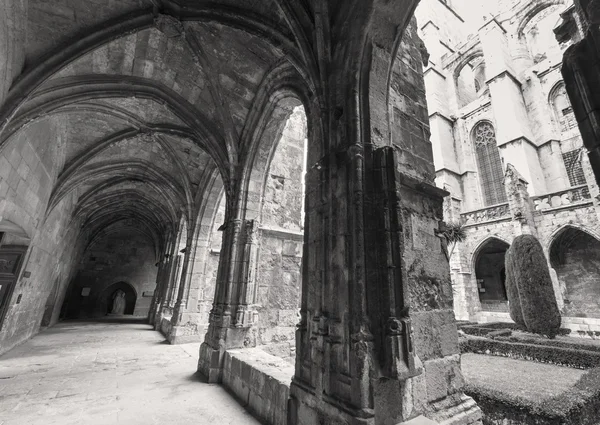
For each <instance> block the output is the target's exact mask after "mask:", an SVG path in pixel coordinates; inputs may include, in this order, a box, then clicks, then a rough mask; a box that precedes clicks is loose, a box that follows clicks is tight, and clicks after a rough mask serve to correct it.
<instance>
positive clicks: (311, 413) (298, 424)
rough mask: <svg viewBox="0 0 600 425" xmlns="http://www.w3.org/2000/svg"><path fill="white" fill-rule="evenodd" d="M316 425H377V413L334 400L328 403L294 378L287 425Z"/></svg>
mask: <svg viewBox="0 0 600 425" xmlns="http://www.w3.org/2000/svg"><path fill="white" fill-rule="evenodd" d="M334 403H335V404H334ZM314 424H327V425H375V412H374V411H372V410H370V409H369V410H353V409H351V408H348V407H346V406H342V405H341V403H339V401H335V400H334V399H331V400H330V401H329V402H327V401H325V400H324V399H322V398H319V397H316V396H315V394H314V393H313V392H312V389H310V388H307V387H305V386H304V385H302V383H299V382H298V381H297V380H296V379H295V378H294V379H293V380H292V384H291V386H290V399H289V400H288V420H287V425H314Z"/></svg>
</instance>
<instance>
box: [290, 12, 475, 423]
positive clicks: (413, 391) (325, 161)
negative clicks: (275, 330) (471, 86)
mask: <svg viewBox="0 0 600 425" xmlns="http://www.w3.org/2000/svg"><path fill="white" fill-rule="evenodd" d="M350 3H351V5H350V6H348V7H353V8H354V10H353V13H355V14H356V15H357V16H358V15H361V14H363V13H364V14H366V16H368V13H369V12H373V13H374V15H373V16H372V19H373V20H372V25H373V26H375V27H376V28H377V30H376V31H375V32H374V33H373V34H371V33H369V34H368V35H367V36H366V39H367V40H368V41H367V42H366V43H367V46H364V48H365V52H362V51H360V49H359V50H358V51H354V50H352V48H356V47H357V46H356V45H355V44H353V42H354V41H356V39H360V38H359V37H358V36H356V35H355V33H353V35H354V37H352V36H349V37H348V38H346V37H343V34H342V35H339V40H344V41H340V44H343V43H347V44H348V45H343V46H342V45H337V46H335V48H337V49H340V51H343V52H344V54H343V57H344V60H347V61H348V62H345V61H344V60H341V59H340V58H337V59H340V60H341V62H336V61H335V59H332V58H330V59H331V60H332V62H333V63H330V64H329V68H328V70H329V71H328V72H330V74H328V75H327V81H329V82H336V84H339V86H335V87H331V88H330V90H331V92H333V93H336V94H338V97H336V96H333V95H332V98H331V99H328V101H330V102H332V103H329V104H328V105H329V109H327V110H325V111H323V110H322V109H320V108H317V107H315V105H311V106H312V107H307V110H308V111H310V112H309V116H308V123H309V128H310V127H311V126H315V127H317V126H318V123H321V124H322V127H321V128H319V129H318V130H321V131H323V133H322V134H323V135H324V136H323V137H324V140H314V139H311V138H310V136H309V142H308V143H309V152H308V167H307V169H308V171H307V175H306V188H307V193H306V203H305V204H306V223H305V236H304V237H305V244H304V259H303V277H302V278H303V279H302V302H301V321H300V324H299V326H298V329H297V334H296V346H297V348H296V371H295V376H294V378H293V380H292V385H291V389H290V401H289V409H288V422H287V423H288V425H313V424H318V423H323V424H324V423H326V424H331V425H349V424H352V425H359V424H360V425H384V424H399V423H403V422H405V421H409V420H411V419H413V418H415V417H419V416H421V415H424V416H426V417H428V418H430V419H433V420H436V421H439V422H442V423H444V424H459V423H460V424H475V423H481V412H480V411H479V408H478V407H477V405H476V404H475V402H474V401H473V400H472V399H470V398H469V397H467V396H465V395H464V394H463V393H462V384H463V379H462V375H461V371H460V353H459V349H458V342H457V331H456V324H455V319H454V313H453V310H452V288H451V282H450V271H449V266H448V261H447V253H445V252H444V250H443V247H442V244H441V241H440V239H439V238H438V237H437V233H438V230H439V222H440V221H441V220H442V205H443V198H444V196H446V195H447V192H445V191H443V190H441V189H439V188H436V187H435V185H434V177H435V170H434V168H433V154H432V147H431V143H430V142H429V124H428V114H427V108H426V106H425V90H424V83H423V77H422V64H421V63H420V60H419V57H420V52H419V50H418V48H417V46H418V39H417V38H416V25H415V24H414V23H413V24H412V25H411V26H410V27H409V28H410V29H409V30H408V31H407V33H405V34H404V36H403V39H402V43H401V44H400V46H399V49H398V56H397V57H396V56H395V50H394V49H393V48H391V46H392V45H393V43H389V44H388V42H389V40H386V38H385V37H386V36H389V35H390V34H398V33H396V32H394V31H392V30H391V29H390V28H387V29H386V26H385V25H386V23H389V21H388V19H394V17H398V12H399V11H400V10H401V9H402V8H401V7H400V6H399V5H398V4H397V3H394V4H393V5H392V3H393V2H392V3H390V4H389V7H385V6H384V5H383V4H382V3H384V2H376V3H377V4H378V6H376V7H375V9H376V10H375V11H366V10H363V6H364V5H366V4H367V3H371V2H364V3H363V2H361V3H360V5H359V4H358V2H350ZM317 16H318V19H317V24H318V25H317V26H318V27H319V25H325V24H324V23H323V22H328V21H327V12H326V11H325V10H323V8H321V10H319V11H318V13H317ZM351 16H352V15H351ZM320 19H322V20H323V21H320ZM357 20H358V21H360V19H357ZM400 21H401V20H400ZM339 25H340V26H342V27H344V28H345V27H348V28H352V31H357V32H360V25H359V24H358V23H357V22H352V23H351V24H349V23H345V24H341V23H340V24H339ZM320 28H323V27H320ZM396 30H397V31H400V32H401V31H402V30H401V29H400V30H398V27H396ZM388 31H389V32H388ZM371 37H372V38H371ZM326 39H327V38H326ZM370 43H373V44H370ZM386 48H389V50H386ZM332 50H334V49H333V47H332ZM354 58H361V59H360V60H358V61H359V63H358V64H356V65H357V67H358V69H360V70H361V71H362V72H364V73H361V72H358V71H356V70H353V68H352V66H353V63H352V61H353V60H354ZM363 61H367V62H366V63H365V62H363ZM353 72H357V73H356V74H354V73H353ZM387 72H389V73H390V74H387ZM357 74H359V75H360V77H358V76H357ZM386 77H389V78H390V80H387V79H386ZM387 81H390V84H389V85H388V84H386V82H387ZM319 113H321V114H319ZM318 130H317V129H314V131H313V132H312V133H311V134H312V135H313V136H314V135H315V134H320V133H319V131H318Z"/></svg>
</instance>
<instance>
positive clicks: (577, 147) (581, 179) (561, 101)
mask: <svg viewBox="0 0 600 425" xmlns="http://www.w3.org/2000/svg"><path fill="white" fill-rule="evenodd" d="M550 105H551V106H552V110H553V111H554V117H555V120H556V123H557V124H558V126H559V127H560V133H561V148H562V152H563V154H562V156H563V161H564V163H565V168H566V169H567V176H568V177H569V184H570V185H571V186H580V185H582V184H585V183H586V180H585V174H584V173H583V166H582V165H581V158H582V155H583V150H582V147H583V146H582V144H581V140H578V139H579V134H578V132H577V121H576V119H575V114H574V113H573V108H572V107H571V102H570V101H569V97H568V95H567V90H566V89H565V85H564V83H559V84H558V85H557V86H556V87H554V88H553V89H552V91H551V92H550ZM574 137H575V138H574ZM574 140H577V141H576V142H574Z"/></svg>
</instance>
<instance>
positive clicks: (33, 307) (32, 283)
mask: <svg viewBox="0 0 600 425" xmlns="http://www.w3.org/2000/svg"><path fill="white" fill-rule="evenodd" d="M63 143H64V127H63V125H62V123H61V122H60V121H59V120H58V119H51V118H46V119H44V120H41V121H40V122H37V123H35V124H32V125H31V126H30V127H29V128H28V132H27V133H24V132H19V133H17V134H15V135H14V136H13V138H12V139H11V141H10V142H9V143H8V144H7V145H6V146H5V147H4V148H3V149H2V150H1V151H0V217H2V219H1V220H8V221H10V222H12V223H14V224H16V225H17V226H19V227H21V228H22V229H23V230H24V232H25V233H26V234H27V235H28V238H19V237H15V236H13V235H11V234H7V235H5V237H4V239H3V241H2V244H3V245H12V244H17V245H26V246H28V250H27V253H26V255H25V261H24V263H23V266H22V267H21V275H20V278H19V280H18V282H17V284H16V287H15V290H14V292H13V294H12V297H11V299H10V300H9V306H8V311H7V314H6V316H5V319H4V322H3V323H2V329H1V330H0V352H5V351H7V350H9V349H10V348H12V347H13V346H15V345H17V344H19V343H20V342H23V341H25V340H26V339H28V338H29V337H31V336H32V335H34V334H35V333H36V332H37V331H38V329H39V326H40V322H41V319H42V315H43V314H44V310H48V309H50V310H52V312H51V313H48V315H49V316H50V318H49V324H54V323H55V322H56V321H57V320H58V315H59V312H60V306H61V304H62V300H63V297H64V294H65V291H66V288H67V284H68V282H69V280H70V278H71V273H72V265H73V264H75V263H76V262H77V255H78V251H77V248H78V240H77V236H78V234H77V232H76V231H75V230H74V229H77V223H71V222H70V217H71V211H72V210H73V206H74V196H72V195H69V196H67V197H65V198H64V199H63V200H62V201H61V202H60V203H59V204H58V205H57V206H56V207H55V208H54V209H53V210H52V211H51V212H49V213H48V212H47V211H46V208H47V204H48V200H49V198H50V194H51V191H52V187H53V184H54V182H55V181H56V177H57V171H56V170H57V167H59V166H62V163H63V161H64V158H63V151H62V147H63ZM46 214H48V216H47V217H46ZM1 220H0V221H1ZM69 225H71V226H69ZM55 287H57V290H56V291H55V292H54V294H53V297H52V298H53V300H50V305H48V306H47V302H48V301H49V300H48V297H49V295H50V294H51V293H52V292H53V288H55ZM19 298H20V302H19V303H18V304H17V302H16V301H17V299H19ZM46 306H47V307H46Z"/></svg>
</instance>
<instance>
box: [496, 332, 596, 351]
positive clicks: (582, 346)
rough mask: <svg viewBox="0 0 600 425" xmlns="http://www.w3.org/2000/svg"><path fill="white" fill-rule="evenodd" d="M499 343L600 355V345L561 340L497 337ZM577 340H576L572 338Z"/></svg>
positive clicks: (513, 336)
mask: <svg viewBox="0 0 600 425" xmlns="http://www.w3.org/2000/svg"><path fill="white" fill-rule="evenodd" d="M496 339H498V340H499V341H507V342H520V343H522V344H535V345H546V346H551V347H562V348H572V349H574V350H584V351H595V352H599V353H600V344H586V343H584V342H577V341H564V340H560V339H541V338H530V337H525V336H516V335H514V334H513V335H511V336H506V337H497V338H496ZM572 339H574V340H575V339H576V338H572Z"/></svg>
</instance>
